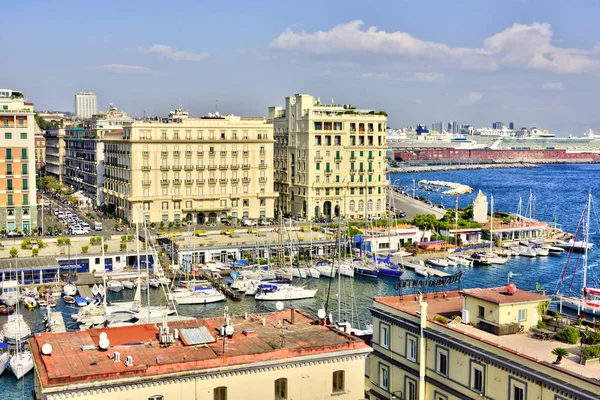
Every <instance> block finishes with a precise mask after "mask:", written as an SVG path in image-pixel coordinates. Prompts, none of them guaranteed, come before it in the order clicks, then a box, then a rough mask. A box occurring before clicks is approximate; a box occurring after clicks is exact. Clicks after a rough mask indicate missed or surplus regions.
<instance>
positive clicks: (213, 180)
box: [208, 178, 217, 183]
mask: <svg viewBox="0 0 600 400" xmlns="http://www.w3.org/2000/svg"><path fill="white" fill-rule="evenodd" d="M208 183H217V180H216V179H215V178H208Z"/></svg>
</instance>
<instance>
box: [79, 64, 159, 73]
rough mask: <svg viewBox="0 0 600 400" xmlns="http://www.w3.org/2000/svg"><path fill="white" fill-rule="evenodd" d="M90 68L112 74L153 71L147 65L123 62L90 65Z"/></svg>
mask: <svg viewBox="0 0 600 400" xmlns="http://www.w3.org/2000/svg"><path fill="white" fill-rule="evenodd" d="M90 69H91V70H94V71H102V72H110V73H113V74H151V73H153V71H152V70H151V69H150V68H147V67H141V66H139V65H125V64H104V65H98V66H96V67H91V68H90Z"/></svg>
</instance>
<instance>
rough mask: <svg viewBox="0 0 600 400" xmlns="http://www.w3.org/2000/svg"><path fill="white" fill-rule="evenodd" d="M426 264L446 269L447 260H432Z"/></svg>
mask: <svg viewBox="0 0 600 400" xmlns="http://www.w3.org/2000/svg"><path fill="white" fill-rule="evenodd" d="M427 264H431V265H433V266H434V267H444V268H445V267H448V265H449V264H448V260H444V259H443V258H432V259H431V260H427Z"/></svg>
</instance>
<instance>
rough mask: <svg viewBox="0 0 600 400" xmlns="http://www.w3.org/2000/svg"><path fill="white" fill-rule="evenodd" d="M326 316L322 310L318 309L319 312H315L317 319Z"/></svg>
mask: <svg viewBox="0 0 600 400" xmlns="http://www.w3.org/2000/svg"><path fill="white" fill-rule="evenodd" d="M326 315H327V313H326V312H325V310H324V309H322V308H320V309H319V311H317V317H319V319H323V318H325V316H326Z"/></svg>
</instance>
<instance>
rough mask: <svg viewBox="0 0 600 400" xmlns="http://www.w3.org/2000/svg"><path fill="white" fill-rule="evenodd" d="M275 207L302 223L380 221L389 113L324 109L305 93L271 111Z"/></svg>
mask: <svg viewBox="0 0 600 400" xmlns="http://www.w3.org/2000/svg"><path fill="white" fill-rule="evenodd" d="M269 119H270V120H272V121H273V128H274V136H275V156H274V162H275V191H277V192H279V199H278V201H277V203H276V207H277V209H278V210H281V211H282V212H284V213H291V214H296V215H300V216H303V217H306V218H315V217H319V216H338V215H341V216H342V217H344V218H365V217H376V216H383V215H385V212H386V207H385V188H386V186H387V181H386V150H387V148H386V141H385V136H386V127H387V126H386V125H387V114H386V113H385V112H375V111H373V110H358V109H356V108H355V107H353V106H351V105H326V104H321V102H320V101H319V100H316V101H315V99H314V97H313V96H310V95H307V94H297V95H295V96H291V97H286V99H285V108H281V107H270V108H269Z"/></svg>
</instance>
